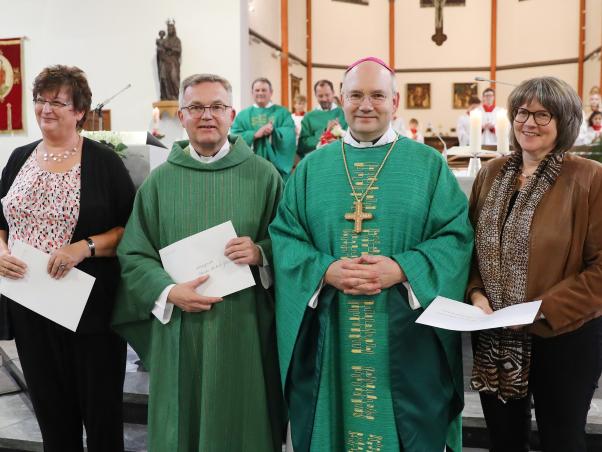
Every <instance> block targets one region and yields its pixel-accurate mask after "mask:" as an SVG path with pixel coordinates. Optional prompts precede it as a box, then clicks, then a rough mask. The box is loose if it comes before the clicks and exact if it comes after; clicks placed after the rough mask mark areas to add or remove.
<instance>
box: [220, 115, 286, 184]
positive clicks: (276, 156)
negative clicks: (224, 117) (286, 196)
mask: <svg viewBox="0 0 602 452" xmlns="http://www.w3.org/2000/svg"><path fill="white" fill-rule="evenodd" d="M268 122H271V123H272V125H273V126H274V130H273V132H272V134H271V135H269V136H265V137H262V138H259V139H257V140H256V139H255V138H254V137H253V136H254V135H255V132H257V130H259V128H260V127H262V126H264V125H266V124H267V123H268ZM230 133H232V134H233V135H240V136H241V137H243V139H244V140H245V141H246V142H247V144H248V145H249V146H251V148H252V149H253V151H254V152H255V153H256V154H257V155H259V156H261V157H263V158H264V159H266V160H269V161H270V162H272V164H273V165H274V166H275V167H276V169H277V170H278V172H279V173H280V175H281V176H282V178H283V179H284V181H286V180H287V179H288V176H289V174H290V173H291V170H292V169H293V163H294V162H295V148H296V143H295V141H296V138H295V122H294V121H293V118H292V117H291V113H290V112H289V111H288V110H287V109H286V108H284V107H281V106H280V105H272V106H271V107H269V108H260V107H255V106H252V107H249V108H245V109H244V110H242V111H241V112H240V113H238V115H236V119H234V123H233V124H232V128H231V129H230Z"/></svg>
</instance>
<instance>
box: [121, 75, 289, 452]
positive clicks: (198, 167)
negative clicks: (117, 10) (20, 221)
mask: <svg viewBox="0 0 602 452" xmlns="http://www.w3.org/2000/svg"><path fill="white" fill-rule="evenodd" d="M181 93H182V94H181V100H180V111H179V112H178V115H179V118H180V122H181V123H182V125H183V126H184V127H185V128H186V131H187V133H188V136H189V139H190V141H189V142H188V141H180V142H176V143H174V145H173V149H172V150H171V153H170V155H169V158H168V160H167V162H166V163H164V164H163V165H161V166H160V167H158V168H157V169H155V170H154V171H153V172H152V173H151V174H150V176H149V177H148V178H147V179H146V181H145V182H144V183H143V185H142V186H141V187H140V190H139V191H138V194H137V196H136V200H135V203H134V204H135V206H134V210H133V213H132V216H131V218H130V220H129V222H128V224H127V226H126V229H125V233H124V236H123V239H122V241H121V244H120V246H119V248H118V251H117V254H118V256H119V261H120V264H121V269H122V283H121V287H120V292H119V297H118V300H117V305H116V308H115V314H114V322H113V323H114V326H115V328H116V330H117V331H118V332H119V333H120V334H122V335H123V336H124V337H125V338H126V339H127V340H128V342H129V343H130V344H131V345H132V347H133V348H134V349H135V350H136V351H137V352H138V354H139V355H140V358H141V359H142V362H143V363H144V366H145V367H146V369H148V371H149V376H150V390H149V412H148V447H149V451H150V452H167V451H169V452H240V451H243V450H249V451H262V452H263V451H267V452H276V451H278V452H280V451H281V448H282V441H283V432H284V431H285V410H284V405H283V400H282V393H281V390H280V374H279V369H278V360H277V351H276V345H275V325H274V301H273V298H272V296H271V295H270V292H269V291H268V289H267V288H268V287H269V286H270V285H271V277H272V275H271V272H270V262H271V257H272V246H271V241H270V238H269V236H268V225H269V223H270V222H271V221H272V219H273V217H274V215H275V211H276V206H277V203H278V201H279V199H280V196H281V191H282V179H281V178H280V176H279V175H278V173H277V171H276V170H275V169H274V167H273V166H272V165H271V164H270V163H269V162H267V161H266V160H264V159H262V158H260V157H258V156H256V155H254V154H253V153H252V152H251V150H250V149H249V147H248V146H247V145H246V144H245V142H244V140H242V139H241V138H238V137H232V136H230V137H228V129H229V127H230V125H231V123H232V121H233V119H234V112H233V111H232V107H231V104H232V94H231V87H230V84H229V83H228V81H227V80H225V79H223V78H221V77H219V76H216V75H211V74H201V75H195V76H191V77H189V78H187V79H186V80H185V81H184V82H183V85H182V90H181ZM228 220H231V221H232V223H233V225H234V228H235V230H236V232H237V234H238V238H235V239H232V240H231V241H230V242H229V243H228V244H227V245H226V248H225V250H224V254H225V256H227V257H228V258H229V259H230V260H231V261H233V262H234V263H237V264H248V265H250V266H251V269H252V272H253V275H254V278H255V282H256V285H255V286H254V287H250V288H247V289H244V290H242V291H239V292H235V293H233V294H231V295H227V296H224V297H205V296H201V295H199V294H198V293H197V292H196V291H195V288H196V287H198V286H201V285H202V284H203V283H205V281H206V280H207V276H200V277H199V278H196V279H194V280H192V281H188V282H184V283H179V284H175V282H174V281H173V280H172V278H171V277H170V275H169V274H168V273H167V272H166V271H165V270H164V269H163V266H162V265H161V258H160V255H159V250H160V249H162V248H164V247H166V246H168V245H170V244H172V243H174V242H177V241H179V240H181V239H184V238H186V237H189V236H191V235H193V234H196V233H198V232H200V231H203V230H206V229H208V228H211V227H213V226H216V225H218V224H221V223H224V222H226V221H228ZM201 252H202V251H201Z"/></svg>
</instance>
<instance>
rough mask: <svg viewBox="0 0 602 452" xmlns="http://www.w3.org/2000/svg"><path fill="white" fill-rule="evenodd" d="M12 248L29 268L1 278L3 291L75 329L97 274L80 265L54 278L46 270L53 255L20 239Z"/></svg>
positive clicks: (47, 316)
mask: <svg viewBox="0 0 602 452" xmlns="http://www.w3.org/2000/svg"><path fill="white" fill-rule="evenodd" d="M10 252H11V254H12V255H13V256H15V257H16V258H17V259H20V260H22V261H23V262H25V264H26V265H27V271H26V272H25V276H24V277H23V278H22V279H8V278H2V279H1V280H0V292H1V293H2V295H4V296H6V297H8V298H10V299H11V300H13V301H15V302H17V303H19V304H20V305H23V306H25V307H26V308H28V309H31V310H32V311H34V312H37V313H38V314H40V315H42V316H44V317H46V318H47V319H49V320H52V321H53V322H56V323H58V324H59V325H62V326H64V327H65V328H68V329H70V330H71V331H75V330H76V329H77V325H78V324H79V320H80V319H81V316H82V313H83V312H84V308H85V307H86V303H87V301H88V297H89V296H90V292H91V291H92V286H93V285H94V281H95V280H96V278H94V277H93V276H90V275H88V274H87V273H84V272H83V271H81V270H78V269H77V268H72V269H71V270H69V273H67V276H65V277H64V278H61V279H54V278H51V277H50V275H49V274H48V271H47V266H48V260H49V259H50V255H49V254H46V253H44V252H43V251H40V250H38V249H36V248H34V247H33V246H31V245H28V244H26V243H24V242H21V241H20V240H16V241H15V242H14V243H13V247H12V249H11V250H10Z"/></svg>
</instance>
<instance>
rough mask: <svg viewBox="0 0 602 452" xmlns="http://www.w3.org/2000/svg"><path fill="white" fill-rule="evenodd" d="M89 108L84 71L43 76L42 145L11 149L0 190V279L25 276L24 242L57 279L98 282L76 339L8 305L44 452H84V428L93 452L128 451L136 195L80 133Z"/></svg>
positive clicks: (37, 95) (114, 161) (36, 97)
mask: <svg viewBox="0 0 602 452" xmlns="http://www.w3.org/2000/svg"><path fill="white" fill-rule="evenodd" d="M91 100H92V93H91V91H90V87H89V86H88V81H87V80H86V76H85V74H84V72H83V71H82V70H81V69H79V68H77V67H69V66H63V65H56V66H50V67H47V68H45V69H43V70H42V72H40V74H38V76H37V77H36V78H35V80H34V84H33V101H34V112H35V116H36V120H37V122H38V126H39V127H40V131H41V132H42V139H41V140H37V141H35V142H33V143H30V144H27V145H25V146H22V147H20V148H17V149H15V150H14V151H13V153H12V154H11V156H10V158H9V160H8V163H7V164H6V167H5V168H4V170H3V172H2V180H1V182H0V197H1V198H2V211H1V212H0V276H2V277H3V278H8V279H21V278H23V277H26V276H27V274H28V269H27V266H26V265H25V263H24V262H22V261H21V260H19V259H17V258H16V257H15V256H12V255H11V250H12V248H13V246H14V245H15V243H16V242H17V241H22V242H25V243H26V244H28V245H31V246H33V247H34V248H36V249H38V250H40V251H43V252H45V253H48V254H49V255H50V258H49V260H48V268H47V271H48V274H49V275H50V276H51V277H53V278H55V279H61V278H64V277H65V276H66V275H67V274H69V272H70V271H71V270H72V269H73V268H78V269H79V270H81V271H83V272H86V273H88V274H89V275H91V276H93V277H94V278H96V280H95V282H94V286H93V287H92V292H91V293H90V296H89V298H88V301H87V304H86V307H85V309H84V312H83V315H82V317H81V320H80V322H79V325H78V327H77V330H76V331H75V332H73V331H70V330H68V329H67V328H64V327H63V326H61V325H58V324H57V323H54V322H52V321H50V320H48V319H46V318H45V317H42V316H41V315H39V314H36V313H35V312H33V311H30V310H29V309H26V308H24V307H23V306H21V305H20V304H17V303H16V302H14V301H11V300H7V299H5V298H4V297H2V303H8V316H9V320H10V324H11V326H12V329H13V333H14V338H15V343H16V346H17V352H18V353H19V359H20V362H21V366H22V369H23V375H24V377H25V381H26V383H27V390H28V392H29V396H30V399H31V402H32V405H33V409H34V412H35V414H36V418H37V420H38V424H39V426H40V431H41V433H42V441H43V442H44V451H46V452H81V451H83V440H82V433H83V427H85V429H86V437H87V446H88V450H89V451H90V452H99V451H102V452H119V451H123V413H122V405H123V403H122V399H123V380H124V376H125V359H126V343H125V341H124V340H122V339H121V338H120V337H119V336H118V335H117V334H115V333H114V332H113V331H112V330H111V328H110V321H111V315H112V311H113V306H114V304H115V295H116V288H117V285H118V283H119V262H118V261H117V257H115V250H116V248H117V245H118V243H119V241H120V240H121V236H122V235H123V230H124V226H125V224H126V222H127V220H128V217H129V216H130V212H131V210H132V203H133V201H134V195H135V189H134V184H133V183H132V180H131V179H130V176H129V174H128V172H127V170H126V168H125V166H124V165H123V162H122V161H121V158H120V157H119V156H118V155H117V154H115V152H113V151H112V150H111V149H109V148H107V147H106V146H104V145H101V144H99V143H97V142H95V141H91V140H89V139H87V138H82V137H81V136H80V134H79V131H80V130H81V128H82V126H83V124H84V122H85V120H86V115H87V113H88V111H89V110H90V104H91ZM65 290H69V286H68V285H66V287H65ZM0 312H4V313H6V312H5V311H4V310H2V309H0ZM0 324H5V322H4V321H2V322H0ZM2 336H3V338H4V339H8V338H9V337H7V335H6V334H3V335H2Z"/></svg>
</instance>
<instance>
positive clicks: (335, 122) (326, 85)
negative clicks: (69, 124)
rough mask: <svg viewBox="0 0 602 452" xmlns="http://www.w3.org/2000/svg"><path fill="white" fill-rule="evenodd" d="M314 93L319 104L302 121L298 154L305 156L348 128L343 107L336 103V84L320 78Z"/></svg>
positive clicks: (315, 85) (334, 138)
mask: <svg viewBox="0 0 602 452" xmlns="http://www.w3.org/2000/svg"><path fill="white" fill-rule="evenodd" d="M314 94H315V96H316V100H317V101H318V106H317V107H316V108H315V109H314V110H313V111H310V112H309V113H307V114H306V115H305V116H304V117H303V120H302V121H301V132H300V134H299V143H298V145H297V154H298V155H299V157H301V158H303V157H305V156H306V155H307V154H309V153H310V152H312V151H314V150H315V149H316V148H317V147H319V146H320V145H324V144H327V143H329V142H331V141H334V140H336V139H337V136H336V133H335V134H333V133H332V132H333V130H334V131H338V130H339V129H346V128H347V122H345V114H344V113H343V109H342V108H341V107H339V106H337V104H336V103H335V101H334V100H335V99H334V97H335V96H334V86H333V84H332V82H331V81H330V80H325V79H324V80H318V81H317V82H316V83H315V84H314Z"/></svg>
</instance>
